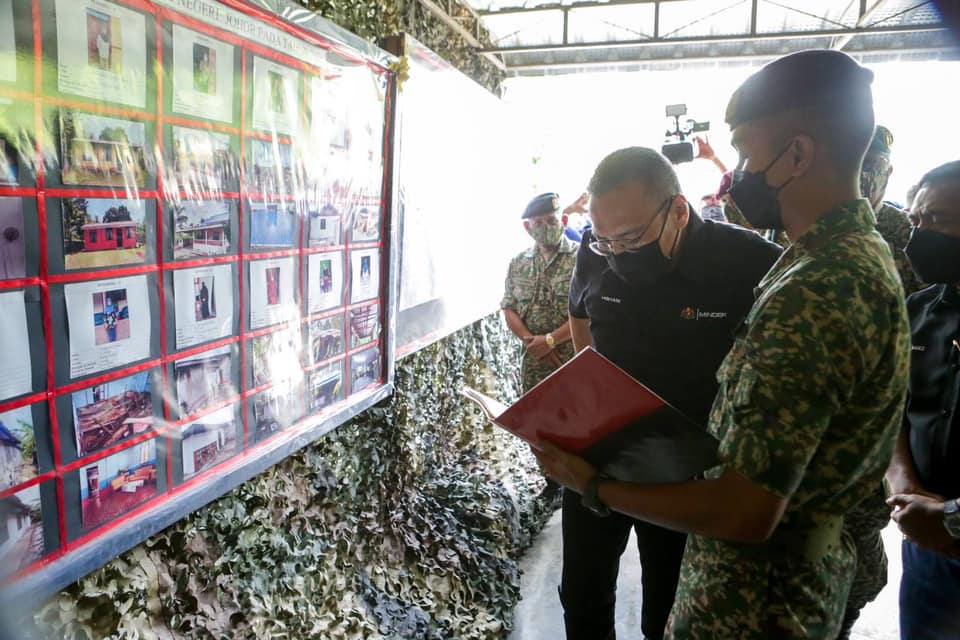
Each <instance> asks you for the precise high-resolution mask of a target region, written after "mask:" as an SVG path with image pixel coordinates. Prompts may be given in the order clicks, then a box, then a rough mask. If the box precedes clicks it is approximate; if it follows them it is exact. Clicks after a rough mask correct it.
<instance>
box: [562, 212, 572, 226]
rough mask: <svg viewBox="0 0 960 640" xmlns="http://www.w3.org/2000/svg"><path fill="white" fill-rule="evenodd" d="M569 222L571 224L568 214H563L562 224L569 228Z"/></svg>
mask: <svg viewBox="0 0 960 640" xmlns="http://www.w3.org/2000/svg"><path fill="white" fill-rule="evenodd" d="M568 222H570V216H568V215H567V214H563V215H562V216H560V224H562V225H563V226H567V223H568Z"/></svg>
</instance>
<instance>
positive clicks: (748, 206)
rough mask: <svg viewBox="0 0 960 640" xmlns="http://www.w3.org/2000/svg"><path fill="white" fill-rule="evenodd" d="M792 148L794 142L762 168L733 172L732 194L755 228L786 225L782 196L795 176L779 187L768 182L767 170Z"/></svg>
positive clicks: (779, 227) (735, 202)
mask: <svg viewBox="0 0 960 640" xmlns="http://www.w3.org/2000/svg"><path fill="white" fill-rule="evenodd" d="M789 148H790V145H787V146H786V147H784V148H783V151H781V152H780V153H778V154H777V157H776V158H774V159H773V160H772V161H771V162H770V164H768V165H767V166H766V168H764V169H763V170H762V171H739V170H738V171H734V172H733V186H731V187H730V198H731V199H733V202H734V204H736V205H737V209H739V210H740V213H742V214H743V217H744V218H746V219H747V222H749V223H750V225H751V226H752V227H753V228H754V229H776V230H780V229H783V215H782V214H781V213H780V199H779V196H780V191H781V190H783V188H784V187H786V186H787V185H788V184H790V181H791V180H793V176H791V177H790V178H788V179H787V181H786V182H784V183H783V184H782V185H780V186H779V187H772V186H770V185H769V184H767V171H769V170H770V168H771V167H772V166H773V165H775V164H776V163H777V161H778V160H780V158H782V157H783V154H785V153H786V152H787V150H788V149H789Z"/></svg>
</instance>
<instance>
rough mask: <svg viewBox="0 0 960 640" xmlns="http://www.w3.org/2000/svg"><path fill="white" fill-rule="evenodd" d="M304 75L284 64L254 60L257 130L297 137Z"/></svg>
mask: <svg viewBox="0 0 960 640" xmlns="http://www.w3.org/2000/svg"><path fill="white" fill-rule="evenodd" d="M299 93H300V72H299V71H297V70H296V69H291V68H289V67H285V66H283V65H281V64H278V63H276V62H273V61H272V60H266V59H264V58H261V57H259V56H254V57H253V117H252V120H251V122H252V124H253V128H254V129H260V130H261V131H266V132H268V133H275V134H280V135H288V136H294V135H297V133H298V129H299V122H298V118H299V116H298V114H299V109H298V105H299V104H300V99H299Z"/></svg>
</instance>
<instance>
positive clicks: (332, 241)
mask: <svg viewBox="0 0 960 640" xmlns="http://www.w3.org/2000/svg"><path fill="white" fill-rule="evenodd" d="M307 218H308V220H309V225H308V229H309V230H308V232H307V241H308V243H309V245H310V246H311V247H327V246H333V245H340V244H343V231H342V229H341V220H340V211H339V210H338V209H337V208H336V207H335V206H333V205H332V204H329V203H327V204H325V205H323V206H322V207H313V206H311V207H310V209H309V210H308V211H307Z"/></svg>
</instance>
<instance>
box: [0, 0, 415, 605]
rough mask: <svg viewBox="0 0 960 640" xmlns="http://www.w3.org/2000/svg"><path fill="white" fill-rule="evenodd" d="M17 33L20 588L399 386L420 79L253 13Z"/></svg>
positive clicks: (0, 13)
mask: <svg viewBox="0 0 960 640" xmlns="http://www.w3.org/2000/svg"><path fill="white" fill-rule="evenodd" d="M0 24H3V25H6V26H5V27H4V28H5V29H7V31H9V33H8V34H7V35H6V36H5V37H4V38H0V152H2V153H0V335H2V336H3V338H4V341H5V344H6V345H7V346H6V349H7V353H6V354H5V357H4V358H0V596H3V595H7V596H10V597H11V598H14V597H25V595H24V594H27V593H30V594H32V595H33V596H37V595H43V594H46V593H50V592H53V591H54V590H56V589H59V588H61V587H62V586H65V585H66V584H68V583H69V582H71V581H73V580H75V579H77V578H79V577H80V576H82V575H84V574H85V573H87V572H89V571H91V570H92V569H94V568H96V567H98V566H100V565H102V564H103V563H104V562H105V561H106V560H108V559H109V558H111V557H114V556H116V555H117V554H119V553H120V552H122V551H124V550H125V549H127V548H129V547H131V546H133V545H135V544H137V543H138V542H140V541H141V540H143V539H145V538H146V537H147V536H149V535H151V534H152V533H154V532H156V531H158V530H159V529H161V528H163V527H165V526H167V525H169V524H170V523H172V522H174V521H175V520H177V519H179V518H181V517H183V516H184V515H186V514H187V513H189V512H190V511H192V510H194V509H196V508H199V507H200V506H202V505H203V504H206V503H207V502H209V501H210V500H212V499H214V498H216V497H218V496H219V495H222V494H223V493H225V492H226V491H228V490H230V489H231V488H233V487H234V486H236V485H238V484H240V483H241V482H243V481H245V480H246V479H248V478H249V477H251V476H253V475H254V474H256V473H258V472H260V471H262V470H263V469H265V468H267V467H268V466H270V465H271V464H274V463H276V462H277V461H278V460H280V459H282V458H283V457H285V456H286V455H289V454H290V453H291V452H292V451H294V450H295V449H297V448H299V447H302V446H304V445H305V444H306V443H308V442H309V441H310V440H312V439H315V438H316V437H318V436H319V435H322V433H325V432H326V431H329V430H330V429H332V428H333V427H335V426H337V425H338V424H341V423H343V422H345V421H346V420H347V419H349V418H351V417H353V416H354V415H356V414H357V413H359V412H360V411H362V410H364V409H365V408H367V407H369V406H370V405H372V404H373V403H375V402H377V401H379V400H380V399H382V398H384V397H386V396H387V395H389V393H390V392H391V391H392V362H393V360H392V357H393V356H392V354H393V349H392V332H391V331H389V328H390V327H391V320H390V317H389V310H390V309H392V308H393V306H394V305H393V303H392V300H393V298H394V294H393V291H392V287H394V283H395V278H394V275H393V271H394V269H393V268H392V262H395V261H396V257H395V249H394V246H395V244H396V243H394V242H393V240H392V239H391V237H390V234H391V233H392V231H391V230H392V229H393V225H392V224H391V221H390V212H391V210H392V204H391V203H392V201H393V198H392V197H391V193H390V190H391V187H390V184H391V180H390V174H391V165H392V160H391V158H392V155H393V154H392V145H391V143H390V140H391V129H392V118H393V115H392V114H393V104H394V91H395V87H394V84H395V78H394V75H393V73H392V72H391V71H389V69H388V67H387V66H385V65H386V64H387V62H386V60H388V56H386V55H385V54H384V55H383V56H373V55H371V47H369V46H367V47H364V46H357V47H353V46H351V44H350V42H349V39H348V40H347V41H346V42H345V41H343V40H339V41H335V40H332V39H328V38H325V37H323V36H322V35H320V34H318V33H317V32H315V31H314V30H310V29H307V28H304V27H303V26H300V25H294V24H292V23H288V22H285V21H284V20H282V19H281V18H279V17H278V16H277V15H275V14H273V13H270V12H268V11H266V10H264V9H262V8H259V7H255V6H253V5H252V4H249V3H247V2H245V1H244V0H226V1H225V2H217V1H215V0H189V1H186V0H155V1H148V0H109V1H108V0H0ZM10 594H13V595H12V596H11V595H10ZM0 599H2V598H0Z"/></svg>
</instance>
